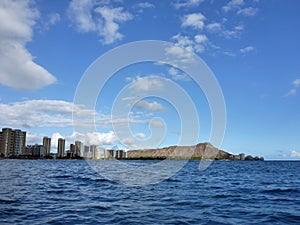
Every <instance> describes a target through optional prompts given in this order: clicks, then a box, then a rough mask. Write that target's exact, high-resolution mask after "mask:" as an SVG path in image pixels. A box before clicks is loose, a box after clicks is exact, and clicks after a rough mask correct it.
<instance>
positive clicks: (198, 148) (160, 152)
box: [127, 142, 263, 160]
mask: <svg viewBox="0 0 300 225" xmlns="http://www.w3.org/2000/svg"><path fill="white" fill-rule="evenodd" d="M127 158H128V159H165V158H171V159H204V160H263V158H262V157H261V158H259V157H252V156H247V157H245V155H244V154H239V155H233V154H230V153H228V152H226V151H223V150H220V149H218V148H216V147H214V146H213V145H212V144H210V143H208V142H205V143H199V144H197V145H194V146H170V147H165V148H159V149H144V150H130V151H127Z"/></svg>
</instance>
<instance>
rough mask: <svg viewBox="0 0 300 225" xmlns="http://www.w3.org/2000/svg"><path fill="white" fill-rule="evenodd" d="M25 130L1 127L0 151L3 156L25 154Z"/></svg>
mask: <svg viewBox="0 0 300 225" xmlns="http://www.w3.org/2000/svg"><path fill="white" fill-rule="evenodd" d="M25 145H26V132H24V131H21V130H13V129H11V128H3V129H2V132H0V153H1V155H2V156H4V157H11V156H19V155H24V154H25Z"/></svg>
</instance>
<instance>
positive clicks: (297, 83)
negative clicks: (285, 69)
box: [283, 79, 300, 97]
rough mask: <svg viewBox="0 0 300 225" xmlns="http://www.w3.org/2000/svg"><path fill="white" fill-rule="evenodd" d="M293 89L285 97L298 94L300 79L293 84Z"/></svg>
mask: <svg viewBox="0 0 300 225" xmlns="http://www.w3.org/2000/svg"><path fill="white" fill-rule="evenodd" d="M292 84H293V86H294V87H293V88H292V89H291V90H289V91H288V92H287V93H286V94H285V95H283V97H289V96H293V95H296V94H297V90H298V88H299V87H300V79H296V80H294V81H293V82H292Z"/></svg>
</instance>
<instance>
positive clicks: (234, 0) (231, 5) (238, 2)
mask: <svg viewBox="0 0 300 225" xmlns="http://www.w3.org/2000/svg"><path fill="white" fill-rule="evenodd" d="M242 5H244V0H231V1H229V2H228V3H227V5H225V6H223V8H222V9H223V10H224V12H228V11H230V10H233V9H236V8H238V7H240V6H242Z"/></svg>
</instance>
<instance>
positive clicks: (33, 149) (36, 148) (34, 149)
mask: <svg viewBox="0 0 300 225" xmlns="http://www.w3.org/2000/svg"><path fill="white" fill-rule="evenodd" d="M25 155H26V156H32V157H34V158H44V157H45V156H46V148H45V146H44V145H38V144H35V145H27V146H26V150H25Z"/></svg>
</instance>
